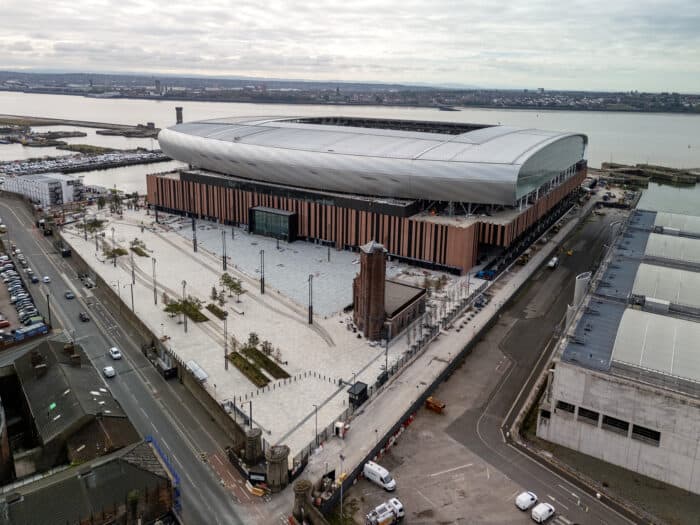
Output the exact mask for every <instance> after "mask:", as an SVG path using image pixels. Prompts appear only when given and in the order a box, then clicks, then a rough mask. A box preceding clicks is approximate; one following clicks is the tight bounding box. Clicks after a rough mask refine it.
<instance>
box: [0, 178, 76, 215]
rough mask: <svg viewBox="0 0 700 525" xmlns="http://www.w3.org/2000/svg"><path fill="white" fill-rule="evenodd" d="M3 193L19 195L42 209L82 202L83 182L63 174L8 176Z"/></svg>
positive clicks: (3, 186) (3, 185)
mask: <svg viewBox="0 0 700 525" xmlns="http://www.w3.org/2000/svg"><path fill="white" fill-rule="evenodd" d="M2 189H3V190H4V191H9V192H12V193H19V194H20V195H23V196H24V197H26V198H27V199H29V200H30V201H31V202H32V203H34V204H38V205H39V206H41V207H42V208H50V207H51V206H61V205H62V204H65V203H68V202H74V201H81V200H83V196H84V188H83V180H82V179H81V178H80V177H77V176H75V175H67V174H65V173H40V174H35V175H8V176H6V177H5V180H4V182H3V184H2Z"/></svg>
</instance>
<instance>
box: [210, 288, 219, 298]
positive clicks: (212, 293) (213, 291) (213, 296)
mask: <svg viewBox="0 0 700 525" xmlns="http://www.w3.org/2000/svg"><path fill="white" fill-rule="evenodd" d="M218 298H219V292H217V291H216V286H212V287H211V300H212V301H216V300H217V299H218Z"/></svg>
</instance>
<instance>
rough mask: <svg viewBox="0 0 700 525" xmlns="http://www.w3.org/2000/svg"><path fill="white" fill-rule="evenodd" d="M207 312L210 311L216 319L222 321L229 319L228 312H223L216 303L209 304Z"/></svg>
mask: <svg viewBox="0 0 700 525" xmlns="http://www.w3.org/2000/svg"><path fill="white" fill-rule="evenodd" d="M207 310H209V311H210V312H211V313H213V314H214V315H215V316H216V317H218V318H219V319H221V320H222V321H223V320H224V319H226V318H227V317H228V312H226V311H224V310H222V309H221V308H219V307H218V306H216V305H215V304H214V303H209V304H208V305H207Z"/></svg>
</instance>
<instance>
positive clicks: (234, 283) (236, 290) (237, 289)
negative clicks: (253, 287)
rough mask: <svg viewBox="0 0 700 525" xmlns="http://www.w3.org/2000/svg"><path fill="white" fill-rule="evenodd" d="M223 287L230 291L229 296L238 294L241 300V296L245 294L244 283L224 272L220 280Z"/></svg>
mask: <svg viewBox="0 0 700 525" xmlns="http://www.w3.org/2000/svg"><path fill="white" fill-rule="evenodd" d="M219 283H220V284H221V286H223V287H224V288H226V289H227V290H228V293H229V296H230V295H231V294H236V297H237V298H238V299H239V300H240V296H241V294H242V293H244V292H245V290H244V289H243V282H242V281H241V280H240V279H236V278H235V277H232V276H231V275H229V274H228V273H226V272H224V273H223V274H222V275H221V278H220V279H219Z"/></svg>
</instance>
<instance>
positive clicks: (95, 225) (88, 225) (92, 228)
mask: <svg viewBox="0 0 700 525" xmlns="http://www.w3.org/2000/svg"><path fill="white" fill-rule="evenodd" d="M98 206H99V204H98ZM104 223H105V221H98V220H97V219H93V220H91V221H86V222H85V229H86V230H87V231H88V233H95V232H96V231H99V230H101V229H102V226H103V225H104Z"/></svg>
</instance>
